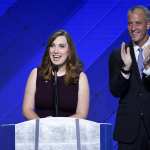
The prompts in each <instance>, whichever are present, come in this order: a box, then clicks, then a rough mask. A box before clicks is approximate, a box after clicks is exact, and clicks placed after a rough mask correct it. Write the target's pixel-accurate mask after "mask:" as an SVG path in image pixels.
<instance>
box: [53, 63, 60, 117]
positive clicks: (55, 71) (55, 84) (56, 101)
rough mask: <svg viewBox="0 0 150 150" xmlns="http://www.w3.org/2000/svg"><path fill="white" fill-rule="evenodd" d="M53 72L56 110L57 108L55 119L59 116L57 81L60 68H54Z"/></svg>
mask: <svg viewBox="0 0 150 150" xmlns="http://www.w3.org/2000/svg"><path fill="white" fill-rule="evenodd" d="M53 71H54V83H53V86H54V108H55V117H57V116H58V102H59V98H58V80H57V72H58V66H53Z"/></svg>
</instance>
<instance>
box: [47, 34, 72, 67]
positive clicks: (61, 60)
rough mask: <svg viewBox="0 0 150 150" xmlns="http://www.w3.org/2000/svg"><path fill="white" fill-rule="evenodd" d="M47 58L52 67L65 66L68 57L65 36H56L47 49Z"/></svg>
mask: <svg viewBox="0 0 150 150" xmlns="http://www.w3.org/2000/svg"><path fill="white" fill-rule="evenodd" d="M49 56H50V59H51V62H52V63H53V64H54V65H63V64H65V62H66V60H67V58H68V56H69V46H68V43H67V39H66V37H65V36H58V37H57V38H56V39H55V40H54V41H53V42H52V44H51V46H50V48H49Z"/></svg>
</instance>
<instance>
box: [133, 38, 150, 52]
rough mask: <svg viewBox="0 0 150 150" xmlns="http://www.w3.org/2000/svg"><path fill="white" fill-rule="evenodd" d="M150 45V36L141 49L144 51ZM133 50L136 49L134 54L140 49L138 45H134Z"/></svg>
mask: <svg viewBox="0 0 150 150" xmlns="http://www.w3.org/2000/svg"><path fill="white" fill-rule="evenodd" d="M149 44H150V36H149V38H148V40H147V41H146V42H145V43H144V44H143V46H142V47H141V48H142V49H144V48H145V47H146V46H148V45H149ZM133 48H134V52H137V51H138V49H139V48H140V47H139V46H138V45H136V44H135V43H133Z"/></svg>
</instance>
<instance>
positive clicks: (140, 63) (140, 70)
mask: <svg viewBox="0 0 150 150" xmlns="http://www.w3.org/2000/svg"><path fill="white" fill-rule="evenodd" d="M138 51H139V55H138V60H137V63H138V68H139V72H140V76H141V78H142V72H143V69H144V65H143V62H144V58H143V49H142V48H139V49H138Z"/></svg>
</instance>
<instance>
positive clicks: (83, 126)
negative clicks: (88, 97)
mask: <svg viewBox="0 0 150 150" xmlns="http://www.w3.org/2000/svg"><path fill="white" fill-rule="evenodd" d="M0 149H1V150H112V125H111V124H109V123H97V122H93V121H89V120H84V119H76V118H68V117H48V118H41V119H35V120H30V121H25V122H22V123H18V124H7V125H1V126H0Z"/></svg>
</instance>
